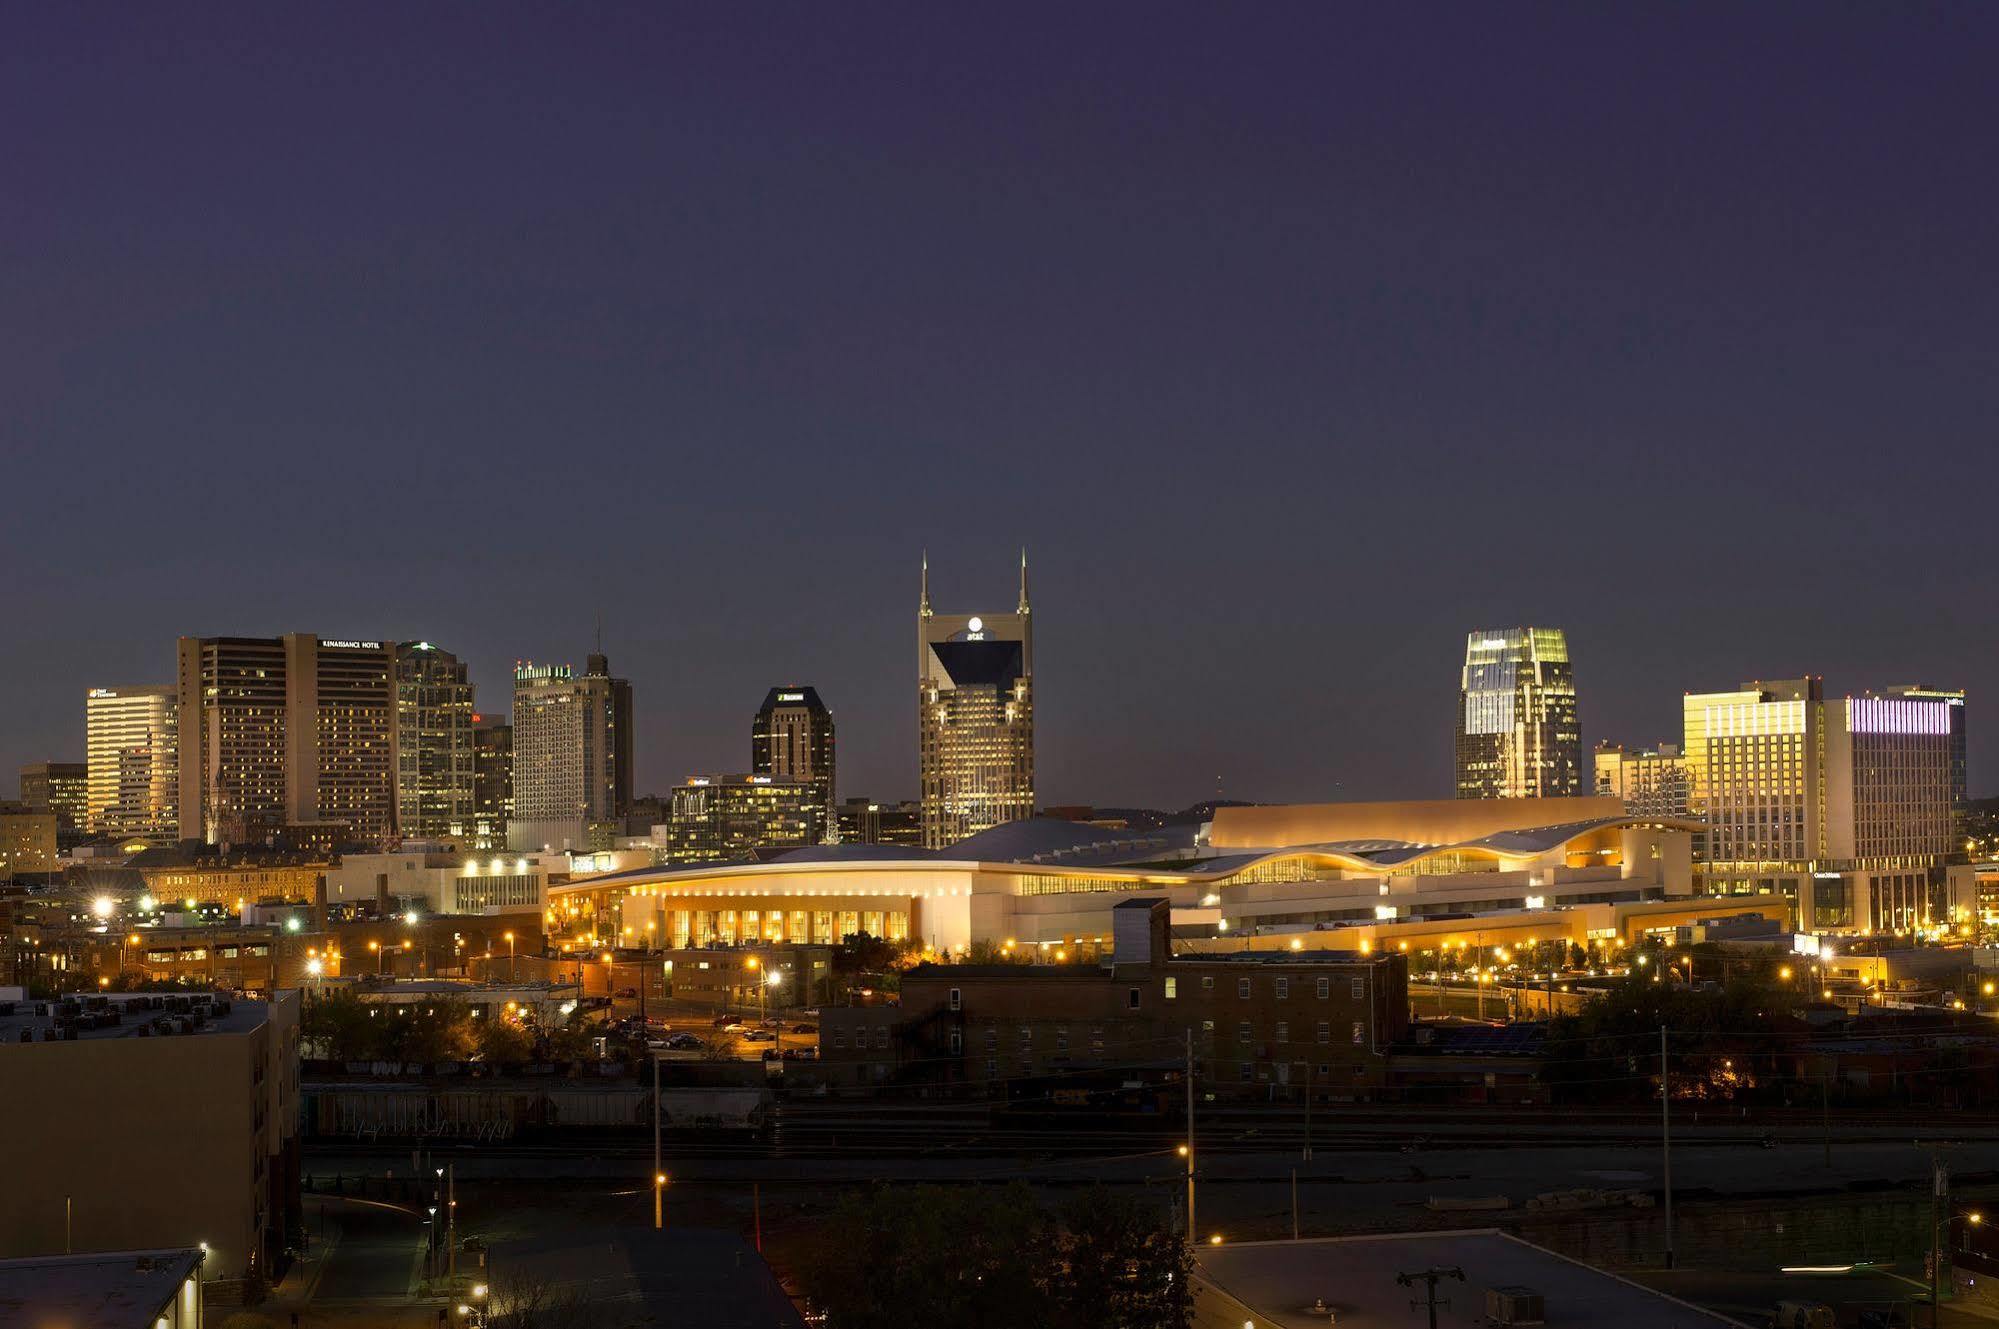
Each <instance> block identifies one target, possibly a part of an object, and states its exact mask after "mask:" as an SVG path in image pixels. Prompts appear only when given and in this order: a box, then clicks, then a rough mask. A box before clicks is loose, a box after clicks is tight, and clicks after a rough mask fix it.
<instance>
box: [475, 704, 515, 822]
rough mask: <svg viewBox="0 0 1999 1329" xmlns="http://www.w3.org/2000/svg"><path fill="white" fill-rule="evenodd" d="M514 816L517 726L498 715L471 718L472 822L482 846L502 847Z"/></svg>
mask: <svg viewBox="0 0 1999 1329" xmlns="http://www.w3.org/2000/svg"><path fill="white" fill-rule="evenodd" d="M513 815H514V727H513V726H512V725H510V724H508V723H507V722H506V721H505V720H502V719H499V718H498V717H497V716H482V715H475V716H473V717H472V825H473V839H474V842H475V844H476V846H477V847H478V848H480V849H501V848H505V847H506V843H507V823H508V822H509V821H510V820H512V819H513Z"/></svg>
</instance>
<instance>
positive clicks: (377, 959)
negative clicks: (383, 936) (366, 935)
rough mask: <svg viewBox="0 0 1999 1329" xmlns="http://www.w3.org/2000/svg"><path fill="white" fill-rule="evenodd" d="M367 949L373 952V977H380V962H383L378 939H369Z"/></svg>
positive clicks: (380, 944)
mask: <svg viewBox="0 0 1999 1329" xmlns="http://www.w3.org/2000/svg"><path fill="white" fill-rule="evenodd" d="M368 949H369V950H371V951H373V952H374V953H375V977H377V978H380V977H381V976H382V963H383V961H382V943H381V942H379V941H371V942H369V943H368Z"/></svg>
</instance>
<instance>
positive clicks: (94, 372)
mask: <svg viewBox="0 0 1999 1329" xmlns="http://www.w3.org/2000/svg"><path fill="white" fill-rule="evenodd" d="M1079 11H1080V12H1079ZM1995 60H1999V9H1995V8H1993V7H1991V6H1983V5H1976V4H1970V3H1966V4H1959V5H1937V6H1923V7H1913V6H1911V7H1883V6H1878V5H1861V4H1851V5H1844V4H1828V3H1809V4H1803V5H1798V6H1785V5H1778V4H1769V5H1756V6H1741V5H1657V6H1648V7H1634V6H1602V5H1595V4H1577V5H1574V6H1550V5H1531V4H1510V5H1504V6H1469V5H1465V6H1452V7H1443V6H1412V5H1383V6H1375V7H1372V8H1370V9H1363V8H1361V7H1358V6H1327V5H1304V6H1298V7H1295V8H1294V7H1287V6H1283V5H1275V4H1270V5H1255V6H1213V5H1205V6H1196V7H1187V8H1180V7H1176V6H1170V5H1155V4H1130V5H1122V6H1118V5H1102V6H1071V5H1061V6H1053V5H1051V6H1047V7H1035V6H1020V5H1009V6H1001V7H994V8H988V9H984V10H975V9H971V8H968V7H965V6H958V5H941V6H940V5H935V4H921V5H909V6H889V5H860V6H853V5H837V6H820V5H792V6H781V5H780V6H733V5H723V6H707V7H702V8H699V9H696V8H694V7H687V6H682V7H673V6H604V7H591V6H585V5H559V6H558V5H535V6H523V7H513V6H507V5H485V4H481V5H466V6H462V7H452V6H446V5H421V6H413V5H400V4H399V5H379V6H370V5H363V4H353V5H339V6H317V7H301V6H296V5H269V4H260V5H242V6H228V5H222V4H214V5H203V6H197V7H188V6H158V5H133V6H129V7H120V6H115V5H85V6H77V5H35V6H26V7H21V8H17V9H16V10H15V11H14V12H13V13H12V14H11V16H10V20H9V22H8V24H7V35H6V38H5V40H4V41H0V477H4V485H0V493H4V502H0V553H4V555H5V565H6V567H7V568H8V569H9V571H10V573H11V576H10V578H9V585H8V590H7V596H6V602H5V611H4V614H0V622H4V624H5V628H4V632H0V645H4V649H0V696H4V697H5V698H6V699H7V700H6V703H5V712H4V715H0V762H4V763H5V767H6V768H7V769H9V770H11V767H12V766H13V765H15V764H17V763H19V762H22V761H28V760H34V759H39V758H42V757H45V756H49V757H69V758H80V757H81V755H82V750H83V736H82V693H83V690H84V688H85V687H87V686H90V685H96V684H119V683H138V682H155V681H157V682H165V681H168V680H169V679H170V677H171V674H172V669H173V638H174V637H175V636H176V635H177V634H180V633H184V632H185V633H242V634H272V633H277V632H281V631H287V630H309V631H320V632H324V633H327V634H330V635H338V636H371V637H372V636H382V637H423V638H428V639H429V640H431V641H434V642H437V643H439V644H441V645H443V646H445V647H447V648H450V649H454V650H457V651H458V652H459V653H460V654H461V655H463V656H465V657H466V658H468V659H469V660H470V661H471V662H472V665H473V671H474V676H475V678H476V680H477V681H478V683H479V684H480V685H481V701H482V704H483V706H484V707H487V708H493V709H501V710H504V708H505V706H506V702H507V695H508V694H507V688H508V671H509V669H510V666H511V662H512V661H513V660H514V659H515V658H516V657H528V656H531V657H533V658H535V659H537V660H544V661H545V660H565V659H566V660H573V661H575V662H576V663H577V664H579V665H580V664H581V663H582V657H583V655H584V654H585V653H586V652H587V651H588V650H589V648H590V638H591V633H592V626H593V624H594V622H595V620H596V619H597V617H598V615H599V614H600V613H601V614H602V616H603V618H604V622H605V636H606V643H607V647H608V649H609V652H610V654H611V658H612V661H613V664H614V666H616V667H617V669H618V670H619V671H620V672H622V673H625V674H626V675H627V676H629V677H630V678H632V679H633V681H634V684H635V687H636V690H637V698H638V705H639V711H640V732H639V736H638V737H639V776H640V780H639V783H640V786H641V788H642V789H657V788H661V787H663V786H664V785H666V784H667V783H668V782H670V781H672V780H675V779H677V778H679V777H680V776H682V775H684V774H686V773H688V772H690V771H694V770H725V769H740V768H741V767H743V766H744V765H745V764H746V762H747V759H748V729H749V722H750V717H751V714H752V712H753V711H754V710H755V708H756V706H757V704H758V702H759V701H760V700H761V699H762V696H763V693H764V691H765V689H766V688H767V687H769V686H771V685H772V684H775V683H779V682H791V681H796V682H804V683H811V684H815V685H816V686H817V687H818V688H819V690H820V692H821V694H822V695H823V696H824V697H825V698H826V700H827V702H828V704H829V705H831V706H832V707H833V708H834V712H835V714H836V716H837V718H838V721H839V725H840V757H841V780H840V784H841V791H842V793H843V794H870V795H873V796H875V797H879V798H893V797H906V796H910V795H911V794H913V792H914V788H915V718H914V706H913V699H912V693H913V688H914V682H915V662H914V651H915V646H914V638H915V633H914V625H913V621H912V618H913V611H914V608H915V603H916V562H917V552H918V550H919V549H920V548H922V547H924V546H926V545H927V546H928V547H929V549H930V551H931V564H932V568H933V582H932V584H933V590H934V594H935V597H936V600H937V605H938V608H939V610H940V611H947V612H948V611H951V610H962V611H975V610H978V609H982V608H997V609H1005V608H1007V607H1009V606H1010V605H1011V603H1012V598H1013V562H1014V559H1015V557H1016V551H1017V549H1018V547H1019V546H1020V545H1021V544H1023V543H1025V544H1026V545H1028V546H1029V548H1030V551H1031V556H1032V559H1033V563H1034V572H1035V578H1034V586H1035V599H1036V611H1037V622H1038V624H1039V634H1040V635H1039V639H1038V641H1037V659H1036V663H1037V666H1038V683H1039V698H1038V700H1039V711H1040V714H1039V724H1040V754H1039V758H1040V760H1039V765H1040V773H1041V779H1040V785H1041V789H1040V792H1041V795H1042V798H1043V800H1044V801H1046V802H1084V801H1092V802H1098V803H1120V802H1139V803H1152V804H1162V805H1180V804H1185V803H1187V802H1190V801H1193V800H1195V799H1197V798H1201V797H1206V796H1208V795H1210V794H1212V793H1213V791H1214V789H1215V787H1216V780H1217V778H1218V777H1219V779H1220V780H1221V783H1222V787H1223V788H1224V789H1225V790H1226V792H1227V793H1228V794H1229V795H1231V796H1235V797H1244V798H1256V799H1269V800H1281V799H1312V798H1328V797H1354V798H1357V797H1396V796H1419V795H1438V796H1442V795H1445V794H1447V793H1448V792H1449V771H1450V730H1451V724H1452V719H1453V707H1454V693H1455V687H1456V681H1457V677H1456V670H1457V665H1458V662H1459V659H1460V657H1461V653H1462V649H1463V638H1464V634H1465V632H1466V631H1468V630H1469V629H1471V628H1474V627H1481V626H1488V625H1498V624H1507V623H1515V622H1532V623H1541V624H1553V625H1559V626H1562V627H1565V628H1567V629H1568V632H1569V638H1570V642H1571V646H1572V649H1573V651H1574V654H1575V658H1576V673H1577V678H1578V686H1579V689H1580V693H1581V705H1582V717H1583V726H1584V734H1585V739H1586V741H1590V742H1594V741H1595V740H1597V739H1599V738H1606V737H1608V738H1621V739H1625V740H1631V741H1646V740H1655V739H1659V738H1671V737H1673V736H1674V735H1675V732H1676V730H1677V727H1678V722H1679V710H1678V705H1679V695H1680V693H1681V692H1682V691H1684V690H1687V689H1689V688H1710V687H1720V686H1727V685H1731V684H1733V683H1735V682H1736V681H1738V680H1740V679H1742V678H1745V677H1751V676H1778V675H1784V674H1795V673H1800V672H1805V671H1815V672H1821V673H1824V674H1825V675H1827V678H1828V683H1829V685H1830V686H1831V687H1834V688H1859V687H1864V686H1868V685H1871V684H1878V683H1889V682H1895V681H1908V680H1915V679H1922V680H1924V681H1933V682H1943V683H1951V684H1957V685H1961V686H1964V687H1967V688H1970V689H1973V697H1972V703H1971V707H1972V712H1971V732H1972V771H1971V774H1972V787H1973V792H1974V793H1989V792H1999V743H1988V742H1986V741H1984V735H1985V734H1986V733H1988V732H1994V731H1995V730H1999V710H1994V711H1987V710H1986V709H1985V704H1986V699H1987V698H1993V697H1999V686H1995V684H1999V623H1996V622H1995V617H1994V614H1993V596H1992V591H1991V585H1992V577H1991V572H1992V567H1993V562H1994V559H1993V554H1992V549H1993V537H1992V534H1991V530H1990V526H1989V522H1988V519H1987V517H1986V515H1985V511H1986V507H1987V499H1988V497H1989V496H1990V495H1991V493H1992V492H1993V490H1994V482H1995V480H1999V460H1995V459H1996V458H1999V446H1996V445H1999V438H1995V434H1999V426H1995V421H1996V420H1999V324H1995V318H1994V311H1995V310H1999V171H1995V169H1994V166H1993V154H1992V127H1993V125H1994V124H1995V123H1999V83H1995V81H1994V80H1993V77H1992V70H1993V68H1994V65H1995ZM1995 706H1999V703H1995ZM1987 716H1993V717H1994V718H1992V719H1989V720H1988V719H1986V717H1987ZM1988 726H1991V727H1992V728H1988Z"/></svg>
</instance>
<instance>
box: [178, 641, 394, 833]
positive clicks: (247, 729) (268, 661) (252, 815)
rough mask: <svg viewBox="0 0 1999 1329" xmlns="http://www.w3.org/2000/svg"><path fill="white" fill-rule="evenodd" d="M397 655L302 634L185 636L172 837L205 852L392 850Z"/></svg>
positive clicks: (375, 644)
mask: <svg viewBox="0 0 1999 1329" xmlns="http://www.w3.org/2000/svg"><path fill="white" fill-rule="evenodd" d="M395 654H396V652H395V646H394V645H393V644H392V643H385V642H380V641H347V640H334V639H329V638H323V637H318V636H315V635H314V634H312V633H307V632H293V633H287V634H286V635H285V636H283V637H182V638H181V639H180V678H179V684H178V696H177V702H176V705H177V711H178V714H177V716H176V721H177V724H178V726H179V731H180V733H179V739H178V757H179V785H180V793H179V799H178V821H179V825H180V832H181V834H182V835H183V836H184V837H187V838H190V839H191V838H195V837H197V836H198V837H199V838H201V839H203V840H206V841H208V842H209V843H211V844H220V843H262V842H265V841H268V840H270V839H271V838H273V837H276V836H280V835H282V834H284V833H286V832H287V831H288V830H293V831H297V832H299V833H302V834H304V833H311V834H314V835H316V836H317V835H321V834H323V833H325V832H329V831H331V832H334V833H336V835H337V838H339V839H341V840H344V841H346V842H348V843H354V844H368V845H386V844H388V843H390V842H392V841H393V840H394V838H395V834H396V784H395V779H396V769H395V736H396V701H395V687H394V677H395Z"/></svg>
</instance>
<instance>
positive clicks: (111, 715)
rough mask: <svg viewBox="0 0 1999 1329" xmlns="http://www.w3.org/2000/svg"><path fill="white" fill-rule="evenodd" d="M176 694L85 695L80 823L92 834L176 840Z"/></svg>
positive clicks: (158, 690) (156, 690) (119, 691)
mask: <svg viewBox="0 0 1999 1329" xmlns="http://www.w3.org/2000/svg"><path fill="white" fill-rule="evenodd" d="M178 701H179V693H178V691H177V690H176V689H175V688H172V687H143V688H92V689H90V690H89V691H88V692H86V693H85V694H84V697H83V756H84V763H83V764H84V772H85V773H84V821H85V824H86V825H87V826H88V827H89V829H90V830H91V831H92V832H93V833H94V834H97V835H106V836H112V837H115V838H121V839H134V840H145V841H147V842H148V843H150V844H155V845H169V844H172V843H174V841H176V840H178V839H179V838H180V823H179V819H178V818H177V816H176V815H175V808H176V805H177V803H178V801H179V797H180V760H179V753H180V732H179V725H178V723H177V721H176V719H175V716H176V714H177V712H178V709H179V706H178Z"/></svg>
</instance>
